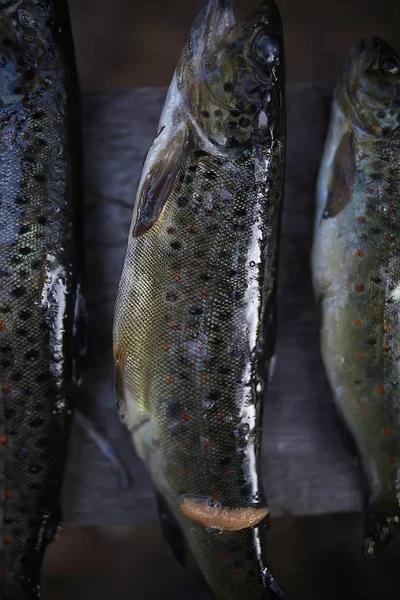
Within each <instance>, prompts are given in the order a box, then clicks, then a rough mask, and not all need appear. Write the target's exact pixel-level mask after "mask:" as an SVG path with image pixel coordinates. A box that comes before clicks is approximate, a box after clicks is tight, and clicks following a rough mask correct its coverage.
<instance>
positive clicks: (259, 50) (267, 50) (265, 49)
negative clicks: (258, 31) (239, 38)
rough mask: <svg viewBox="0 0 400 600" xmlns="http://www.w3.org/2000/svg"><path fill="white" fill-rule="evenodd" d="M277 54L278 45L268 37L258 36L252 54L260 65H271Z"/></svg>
mask: <svg viewBox="0 0 400 600" xmlns="http://www.w3.org/2000/svg"><path fill="white" fill-rule="evenodd" d="M278 53H279V45H278V44H277V42H276V41H275V40H274V39H273V38H271V37H270V36H269V35H262V36H260V37H259V38H258V39H257V40H256V41H255V43H254V54H255V56H256V59H257V61H258V62H259V63H261V64H266V65H271V64H273V63H274V62H275V61H276V59H277V57H278Z"/></svg>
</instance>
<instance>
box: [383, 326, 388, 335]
mask: <svg viewBox="0 0 400 600" xmlns="http://www.w3.org/2000/svg"><path fill="white" fill-rule="evenodd" d="M382 331H383V333H387V332H388V328H387V327H386V325H384V326H383V327H382Z"/></svg>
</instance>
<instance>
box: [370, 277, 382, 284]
mask: <svg viewBox="0 0 400 600" xmlns="http://www.w3.org/2000/svg"><path fill="white" fill-rule="evenodd" d="M371 281H372V283H376V284H379V283H382V279H381V278H380V277H373V278H372V279H371Z"/></svg>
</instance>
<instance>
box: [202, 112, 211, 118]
mask: <svg viewBox="0 0 400 600" xmlns="http://www.w3.org/2000/svg"><path fill="white" fill-rule="evenodd" d="M201 115H202V117H204V118H205V119H208V117H209V116H210V113H209V112H208V110H203V111H202V113H201Z"/></svg>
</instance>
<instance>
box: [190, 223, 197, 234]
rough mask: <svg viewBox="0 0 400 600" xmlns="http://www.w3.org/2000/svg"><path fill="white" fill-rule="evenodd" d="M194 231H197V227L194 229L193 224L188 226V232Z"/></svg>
mask: <svg viewBox="0 0 400 600" xmlns="http://www.w3.org/2000/svg"><path fill="white" fill-rule="evenodd" d="M196 231H197V229H196V227H195V226H194V225H191V226H190V227H189V232H190V233H196Z"/></svg>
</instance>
